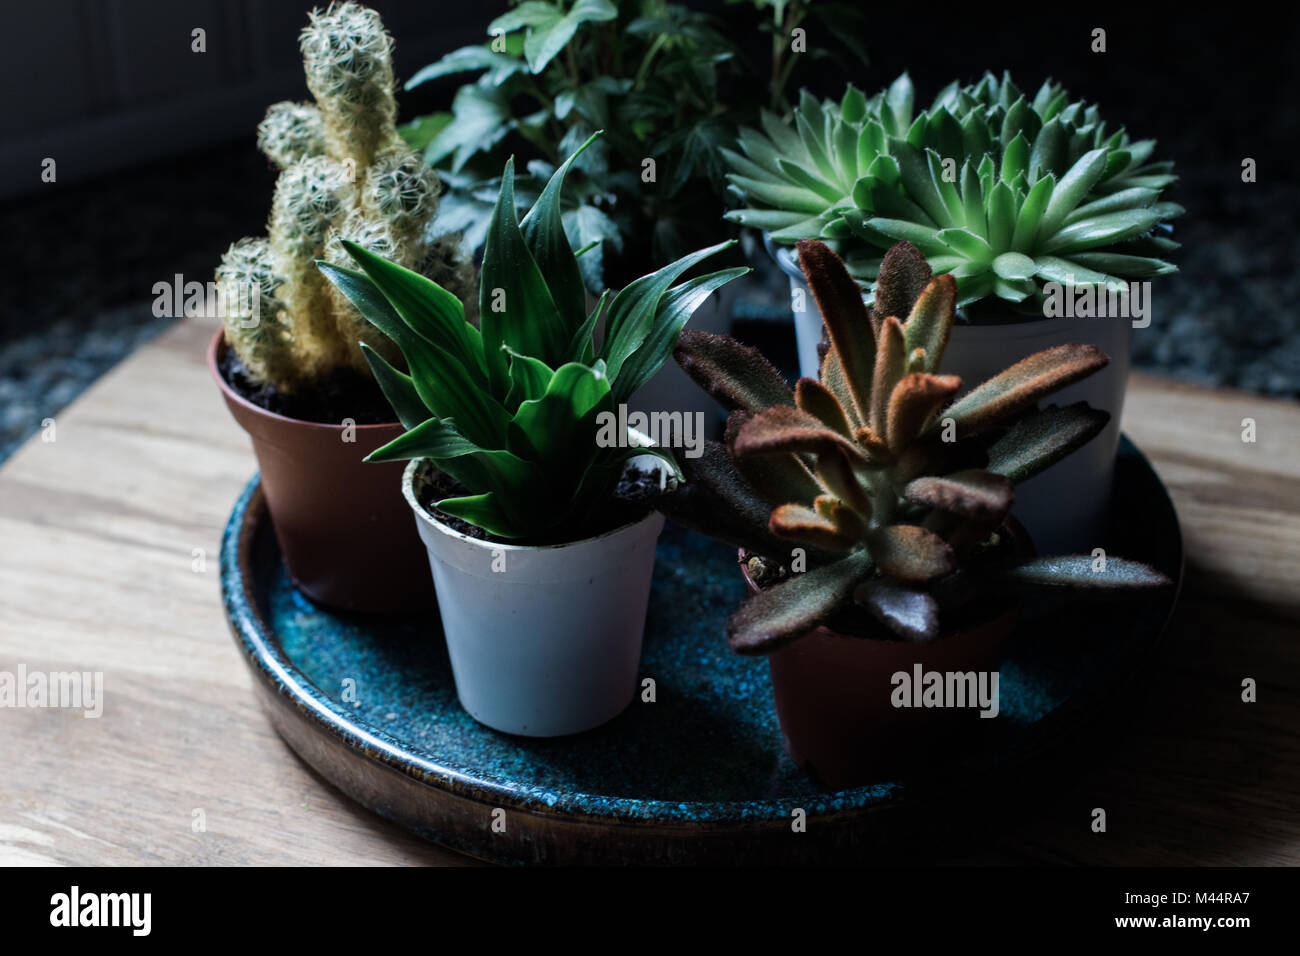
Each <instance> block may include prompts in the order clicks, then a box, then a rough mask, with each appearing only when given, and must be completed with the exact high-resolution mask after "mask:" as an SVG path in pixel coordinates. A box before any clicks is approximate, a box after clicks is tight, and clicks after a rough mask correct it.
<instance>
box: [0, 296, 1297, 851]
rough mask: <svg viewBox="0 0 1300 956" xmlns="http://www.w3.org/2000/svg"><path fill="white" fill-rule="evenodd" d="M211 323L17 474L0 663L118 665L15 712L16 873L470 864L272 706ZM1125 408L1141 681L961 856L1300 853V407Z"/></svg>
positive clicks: (1137, 395) (1150, 404)
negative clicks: (1248, 438) (262, 691)
mask: <svg viewBox="0 0 1300 956" xmlns="http://www.w3.org/2000/svg"><path fill="white" fill-rule="evenodd" d="M211 329H212V327H211V326H210V325H208V324H206V323H203V322H199V321H196V320H185V321H183V322H181V323H179V324H178V325H177V327H176V328H174V329H171V330H169V331H168V332H167V333H166V334H164V335H163V336H162V337H160V338H159V339H158V340H156V341H155V342H154V343H152V344H151V345H149V346H147V347H146V348H143V349H141V350H140V351H139V352H137V353H136V354H134V355H133V356H132V357H131V358H129V359H128V360H127V361H125V362H123V363H122V364H121V365H119V366H118V367H117V368H116V369H114V370H113V371H112V372H110V373H109V374H108V375H106V376H105V377H104V378H103V379H102V380H100V381H99V382H98V383H97V384H96V385H95V386H94V387H93V388H91V389H90V390H89V391H88V392H87V393H86V394H85V395H83V396H82V397H81V398H80V399H79V400H78V401H77V402H76V403H75V404H73V405H72V406H71V407H70V408H68V409H65V410H64V411H63V412H62V413H60V414H59V415H58V417H57V420H56V422H55V425H54V439H55V440H54V441H52V442H49V441H43V440H42V438H41V436H39V435H38V436H36V437H35V438H33V439H32V440H31V441H29V442H28V443H27V444H26V445H25V446H24V447H23V448H21V449H20V450H19V451H18V452H17V453H16V454H15V455H14V456H13V457H12V458H11V459H10V460H9V461H8V462H6V463H5V464H4V466H3V467H2V468H0V671H8V672H10V673H17V670H18V668H19V667H20V666H24V665H25V667H26V669H27V670H28V672H35V671H45V672H53V671H69V670H77V671H89V672H97V671H100V672H103V674H104V694H105V704H104V710H103V715H102V716H101V717H100V718H98V719H88V718H86V717H84V716H83V714H82V712H81V711H73V710H66V709H29V708H12V709H10V708H6V709H0V768H3V771H2V772H0V864H21V863H33V864H42V863H52V864H92V865H115V864H117V865H127V864H322V863H324V864H345V865H346V864H386V863H422V864H444V863H465V862H469V861H468V860H467V859H466V858H464V857H461V856H459V855H457V854H455V853H453V852H450V851H448V850H444V849H440V848H438V847H434V846H432V845H429V844H426V843H425V842H423V841H422V840H419V839H417V838H415V837H413V836H410V835H408V834H407V833H405V831H403V830H400V829H399V828H397V827H395V826H393V825H391V824H388V823H386V822H384V821H383V820H381V819H379V818H378V817H376V816H374V815H373V814H371V813H370V812H368V811H366V810H364V809H363V808H361V807H360V806H358V805H356V804H353V803H352V802H350V801H349V800H348V799H347V798H345V797H343V796H342V795H341V794H339V793H338V792H337V791H335V790H334V789H333V788H332V787H331V786H330V785H329V784H328V783H326V782H325V780H323V779H322V778H321V777H320V776H318V775H317V774H316V773H315V772H314V771H312V770H311V769H309V768H308V767H307V766H306V764H304V763H303V762H302V761H300V760H299V759H298V758H297V757H296V756H295V755H294V754H293V753H292V752H291V751H290V750H289V749H288V747H287V746H285V745H284V744H283V743H282V742H281V741H280V739H279V738H278V737H277V736H276V734H275V733H274V732H273V731H272V730H271V727H270V724H269V723H268V722H267V720H266V718H265V717H264V716H263V714H262V712H261V711H260V709H259V707H258V705H257V702H256V699H255V698H254V694H253V688H252V685H251V678H250V676H249V674H248V671H247V669H246V667H245V665H244V662H243V660H242V659H241V655H240V654H239V653H238V652H237V651H236V649H235V647H234V646H233V644H232V641H231V638H230V635H229V632H228V630H227V627H226V622H225V618H224V615H223V612H222V607H221V599H220V593H219V590H220V589H219V584H218V568H217V563H218V545H219V541H220V537H221V532H222V528H223V526H224V524H225V521H226V517H227V515H228V513H229V510H230V507H231V505H232V504H233V502H234V500H235V498H236V496H237V495H238V493H239V491H240V490H241V489H242V488H243V486H244V484H245V482H246V481H247V480H248V478H249V476H250V475H251V474H252V473H253V471H254V470H255V469H256V465H255V462H254V460H253V455H252V451H251V449H250V447H249V444H248V440H247V438H246V437H245V435H244V434H243V432H241V431H240V430H239V428H238V427H237V426H236V425H235V423H234V422H233V421H232V420H231V418H230V416H229V414H228V413H227V411H226V409H225V408H224V407H223V405H222V402H221V399H220V397H219V395H218V392H217V389H216V388H215V387H214V386H213V384H212V383H211V382H210V381H209V380H208V375H207V371H206V369H205V367H204V364H203V349H204V346H205V345H206V343H207V341H208V339H209V337H210V336H211ZM1245 418H1251V419H1254V421H1255V423H1256V435H1257V441H1256V442H1254V443H1247V442H1243V440H1242V420H1243V419H1245ZM1123 424H1124V430H1125V431H1126V432H1127V433H1128V434H1129V435H1130V436H1131V437H1132V438H1133V440H1134V441H1136V442H1137V444H1138V445H1139V446H1140V447H1141V448H1142V450H1143V451H1144V452H1145V453H1146V454H1147V455H1148V457H1149V458H1150V459H1151V460H1152V462H1153V463H1154V465H1155V467H1156V469H1157V471H1158V472H1159V473H1160V475H1161V477H1162V478H1163V479H1164V481H1165V483H1166V485H1167V486H1168V487H1169V489H1170V491H1171V494H1172V496H1173V499H1174V503H1175V505H1176V507H1177V509H1178V513H1179V517H1180V520H1181V522H1182V526H1183V533H1184V537H1185V543H1186V549H1187V578H1186V581H1185V584H1184V589H1183V596H1182V600H1181V603H1180V607H1179V610H1178V612H1177V613H1176V616H1175V619H1174V622H1173V624H1172V627H1171V632H1170V634H1169V639H1168V640H1167V641H1166V642H1165V644H1164V646H1163V649H1162V651H1161V654H1160V657H1159V659H1158V660H1157V662H1156V665H1155V667H1154V670H1153V671H1152V672H1151V673H1150V674H1148V675H1146V677H1145V678H1144V680H1143V681H1142V682H1141V685H1140V686H1141V688H1142V690H1143V692H1145V693H1147V694H1149V700H1148V701H1147V702H1146V704H1147V705H1146V706H1144V707H1143V709H1142V713H1141V716H1140V719H1139V720H1136V721H1135V722H1134V724H1133V726H1132V727H1131V728H1130V729H1129V731H1128V732H1127V733H1126V734H1125V735H1123V739H1121V740H1119V741H1118V742H1117V743H1114V744H1112V745H1111V746H1109V747H1108V748H1107V749H1106V750H1105V751H1104V752H1102V753H1099V754H1090V755H1089V757H1088V759H1087V760H1086V761H1080V764H1081V766H1080V767H1079V769H1078V772H1077V775H1076V776H1075V778H1074V779H1073V780H1072V781H1071V785H1070V786H1069V787H1066V788H1062V792H1060V793H1059V794H1054V795H1053V796H1051V797H1050V798H1049V799H1045V800H1043V802H1042V804H1041V806H1039V807H1038V808H1037V812H1035V813H1034V814H1032V815H1030V816H1027V817H1026V818H1025V819H1023V820H1020V821H1019V822H1017V823H1015V824H1014V825H1012V826H1010V827H1009V828H1008V829H1006V830H1005V831H1003V832H999V833H997V834H996V835H994V838H992V839H990V840H986V841H984V843H983V845H981V846H975V847H972V848H969V849H968V848H960V849H958V850H956V851H955V852H954V853H953V855H952V857H951V860H953V861H956V862H993V863H996V862H1031V863H1032V862H1078V863H1106V864H1110V863H1130V864H1153V865H1158V864H1174V865H1176V864H1218V865H1239V864H1289V865H1297V864H1300V733H1298V731H1300V653H1297V651H1298V650H1300V644H1298V643H1297V638H1298V637H1300V624H1298V622H1300V584H1298V583H1297V580H1296V569H1297V568H1298V567H1300V405H1296V404H1292V403H1287V402H1280V401H1271V400H1267V399H1263V398H1259V397H1256V396H1253V395H1247V394H1242V393H1236V392H1224V391H1208V390H1204V389H1199V388H1195V387H1191V386H1188V385H1182V384H1177V383H1174V382H1171V381H1169V380H1166V379H1162V378H1157V377H1153V376H1147V375H1136V376H1134V378H1133V381H1132V384H1131V387H1130V390H1129V396H1128V407H1127V408H1126V409H1125V414H1124V422H1123ZM196 549H198V550H197V551H196ZM199 554H201V555H202V556H203V559H204V560H203V567H202V568H201V569H199V570H196V569H195V568H196V555H199ZM1247 677H1251V678H1254V679H1255V681H1256V682H1257V684H1258V701H1257V702H1255V703H1244V702H1243V701H1242V699H1241V693H1242V692H1241V686H1242V680H1243V679H1244V678H1247ZM1093 807H1105V808H1107V813H1108V831H1107V833H1105V834H1095V833H1093V832H1092V831H1091V829H1090V827H1089V823H1090V820H1091V818H1090V813H1091V810H1092V808H1093ZM199 820H201V822H202V826H201V827H200V826H198V824H197V823H196V821H199Z"/></svg>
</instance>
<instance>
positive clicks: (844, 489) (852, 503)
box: [817, 448, 871, 521]
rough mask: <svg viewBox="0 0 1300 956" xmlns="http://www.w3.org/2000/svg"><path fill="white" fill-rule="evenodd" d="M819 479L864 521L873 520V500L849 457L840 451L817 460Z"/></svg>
mask: <svg viewBox="0 0 1300 956" xmlns="http://www.w3.org/2000/svg"><path fill="white" fill-rule="evenodd" d="M817 477H818V478H819V479H821V483H822V484H823V485H825V486H826V487H827V488H828V489H829V490H830V493H831V494H833V495H834V496H835V497H836V498H838V499H839V500H840V501H843V502H844V503H845V504H846V505H848V506H849V507H850V508H852V509H853V510H854V511H856V512H857V513H858V515H859V516H860V517H861V518H862V520H863V521H867V520H870V518H871V498H870V497H869V496H868V495H867V491H866V489H865V488H863V487H862V483H861V482H860V481H859V480H858V475H857V472H856V471H855V470H854V468H853V463H852V461H850V460H849V456H848V455H847V454H845V453H844V452H843V451H841V450H840V449H838V448H837V449H835V451H833V452H830V453H828V454H825V455H821V456H819V457H818V458H817Z"/></svg>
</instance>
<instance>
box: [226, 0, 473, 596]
mask: <svg viewBox="0 0 1300 956" xmlns="http://www.w3.org/2000/svg"><path fill="white" fill-rule="evenodd" d="M301 48H302V54H303V62H304V66H305V70H306V74H307V85H308V88H309V89H310V90H311V92H312V95H313V96H314V97H315V102H314V103H277V104H276V105H274V106H272V107H271V108H270V109H269V110H268V111H267V115H266V119H265V120H264V121H263V122H262V124H261V125H260V126H259V128H258V144H259V146H260V147H261V148H262V150H263V151H264V152H265V153H266V155H267V157H268V158H269V159H270V160H271V161H272V162H273V163H274V164H275V165H276V166H277V167H279V169H280V170H281V173H280V176H279V179H278V181H277V183H276V187H275V196H274V199H273V201H272V209H271V217H270V224H269V230H268V231H269V235H268V236H267V237H264V238H248V239H241V240H239V241H238V242H236V243H234V244H233V245H232V246H231V247H230V249H229V250H228V251H227V252H226V254H225V256H224V257H223V258H222V261H221V264H220V266H219V267H218V268H217V282H218V287H219V288H221V289H223V290H228V291H227V293H226V295H225V296H224V302H225V308H223V310H222V311H223V329H222V330H221V331H218V333H217V334H216V336H215V337H214V338H213V341H212V344H211V347H210V348H209V354H208V362H209V367H210V369H211V371H212V375H213V377H214V379H215V380H216V382H217V385H218V386H219V387H220V389H221V392H222V395H223V397H224V398H225V400H226V404H227V406H228V407H229V409H230V411H231V413H232V414H233V415H234V417H235V419H236V420H237V421H238V422H239V424H240V425H241V426H242V427H243V428H244V429H245V430H246V431H247V432H248V434H249V437H250V438H251V439H252V442H253V450H254V452H255V453H256V455H257V459H258V465H259V467H260V469H261V480H262V488H263V491H264V493H265V495H266V500H267V505H268V508H269V511H270V515H271V520H272V524H273V525H274V527H275V532H276V536H277V538H278V540H279V543H280V548H281V551H282V552H283V554H284V559H285V563H286V565H287V567H288V570H289V573H290V575H291V576H292V577H293V580H294V581H295V582H296V583H297V585H298V586H299V587H300V588H301V589H302V590H303V591H304V592H306V593H307V594H308V595H309V596H311V597H312V598H314V599H315V600H318V601H320V602H322V603H325V604H329V605H332V606H337V607H342V608H347V609H353V610H365V611H379V610H392V609H396V608H399V607H403V606H414V605H419V604H427V603H428V602H429V600H430V597H431V593H430V590H429V586H428V579H427V576H425V575H419V574H415V573H413V572H412V571H411V570H410V569H411V565H412V563H413V562H412V557H413V556H414V557H417V558H418V556H419V554H420V551H421V549H420V544H419V541H418V539H417V537H416V535H415V534H414V532H413V531H412V529H411V527H410V519H409V517H408V516H407V514H406V507H405V504H404V503H403V501H402V499H401V494H400V489H399V480H400V467H399V466H397V465H393V466H390V468H389V469H388V470H387V474H386V473H385V472H384V470H382V469H381V470H377V469H375V468H373V467H367V466H365V465H364V464H363V463H362V458H363V457H364V456H365V455H366V454H367V453H368V452H370V451H373V450H374V449H375V448H377V447H379V446H380V445H383V444H386V443H387V442H389V441H391V440H392V439H393V438H395V437H396V436H397V435H399V434H401V425H400V424H399V423H398V422H397V421H396V416H395V415H394V413H393V410H392V408H391V407H390V406H389V404H388V402H387V401H386V400H385V398H384V396H383V394H382V392H381V391H380V389H379V387H378V386H377V385H376V384H375V381H374V379H373V377H372V375H371V372H370V370H369V365H368V363H367V361H366V358H365V352H363V350H362V344H363V343H365V344H367V345H368V346H369V347H370V348H372V349H374V350H375V351H377V352H378V353H381V354H385V355H388V356H389V357H390V358H393V359H397V358H398V356H397V353H396V352H395V351H394V349H393V346H392V345H391V343H390V342H389V341H388V340H387V339H386V338H384V337H383V336H382V335H379V334H378V333H377V332H376V331H375V330H374V329H373V328H372V327H371V326H370V325H369V324H368V323H367V322H366V321H365V320H364V319H363V318H362V317H361V314H360V313H359V312H358V311H357V310H356V308H355V307H354V306H353V305H352V304H351V302H349V301H348V300H347V298H346V297H345V296H343V295H341V294H340V293H339V292H338V291H337V290H336V289H335V288H334V287H333V286H332V285H330V283H328V282H327V281H325V278H324V277H323V276H322V275H321V274H320V272H319V271H318V270H317V268H316V264H315V263H316V260H318V259H321V258H325V259H328V260H331V261H344V260H346V253H345V252H344V243H346V242H352V243H356V244H358V245H360V246H363V247H365V248H368V249H372V250H374V251H376V252H378V253H381V254H383V255H385V256H387V257H389V258H390V259H393V260H395V261H397V262H400V263H402V264H404V265H406V266H409V267H410V268H412V269H414V270H416V271H417V272H420V273H421V274H423V275H427V276H430V277H432V278H433V279H435V280H436V281H438V282H439V283H440V284H442V285H443V286H445V287H446V288H449V289H452V290H453V291H455V292H456V293H457V294H465V293H466V292H467V291H468V290H469V289H470V288H471V287H472V284H473V270H472V267H471V266H470V265H469V264H468V263H466V262H464V261H462V260H461V259H460V258H459V255H458V253H457V251H456V247H455V245H454V244H453V243H452V242H451V241H450V240H440V241H429V240H428V239H427V238H426V235H427V232H428V229H429V226H430V224H431V222H432V221H433V218H434V216H435V215H436V213H437V209H438V193H439V189H440V184H439V181H438V176H437V174H436V173H435V172H433V171H432V170H430V169H428V168H425V167H424V165H423V163H422V162H421V160H420V157H419V156H418V155H417V154H415V153H414V152H412V151H411V150H410V148H409V147H407V146H406V145H405V144H404V143H403V142H402V140H401V138H400V137H399V136H398V134H397V129H396V126H395V124H394V118H395V112H396V105H395V103H394V100H393V83H394V79H393V68H392V56H391V54H392V38H391V37H390V36H389V35H388V33H387V32H385V30H384V26H383V23H382V22H381V21H380V19H379V16H378V14H376V13H375V12H374V11H373V10H370V9H367V8H365V7H362V6H359V5H358V4H355V3H344V4H335V5H333V6H331V7H330V8H329V9H328V10H327V11H325V12H323V13H322V12H319V11H315V12H313V13H312V14H311V19H310V23H309V25H308V26H307V27H306V28H305V29H304V30H303V32H302V37H301ZM250 292H251V294H250Z"/></svg>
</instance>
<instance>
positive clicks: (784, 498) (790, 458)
mask: <svg viewBox="0 0 1300 956" xmlns="http://www.w3.org/2000/svg"><path fill="white" fill-rule="evenodd" d="M753 417H754V414H753V413H752V412H746V411H741V410H739V409H737V410H736V411H734V412H732V413H731V414H730V415H728V416H727V426H726V429H725V431H724V432H723V436H722V440H723V443H724V444H725V445H726V446H727V448H728V450H729V451H731V452H732V460H733V462H734V463H735V466H736V468H737V470H739V472H740V474H741V475H742V476H743V477H744V479H745V480H746V481H747V482H749V484H750V485H751V486H752V487H753V488H754V490H755V491H757V492H758V493H759V494H760V495H762V496H763V497H764V498H766V499H767V500H768V501H769V502H771V503H772V504H784V503H786V502H809V501H812V500H813V499H814V498H816V497H817V496H818V495H820V494H821V493H822V492H824V491H825V490H826V489H825V488H823V487H822V486H821V484H820V483H819V482H818V481H817V479H816V478H815V477H814V476H813V473H812V472H811V471H809V470H808V466H807V465H805V464H804V463H803V460H802V459H801V458H800V457H799V456H798V455H795V454H790V455H753V456H749V457H745V458H741V457H740V456H738V455H736V454H735V446H736V437H737V436H738V435H739V434H740V432H741V430H742V429H743V428H744V427H745V424H746V423H747V422H748V421H749V420H750V419H751V418H753Z"/></svg>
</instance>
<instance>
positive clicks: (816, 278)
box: [798, 239, 876, 414]
mask: <svg viewBox="0 0 1300 956" xmlns="http://www.w3.org/2000/svg"><path fill="white" fill-rule="evenodd" d="M798 250H799V267H800V268H801V269H803V274H804V277H805V278H806V279H807V280H808V288H809V289H811V290H812V294H813V298H814V299H816V300H817V308H818V310H820V312H821V314H822V322H823V323H824V324H825V327H826V330H827V332H829V333H830V339H831V342H832V343H833V345H834V347H835V351H836V352H837V353H838V354H839V357H840V363H841V364H842V365H843V367H844V372H845V376H846V380H847V382H848V385H849V388H850V390H851V391H852V394H853V400H854V404H855V406H856V407H857V409H858V411H859V413H861V414H865V413H866V409H867V399H868V396H867V395H866V394H865V392H864V390H865V388H866V385H867V383H868V382H870V381H871V370H872V368H874V367H875V364H876V338H875V333H874V330H873V329H872V327H871V317H870V315H869V314H868V312H867V306H866V304H865V303H864V302H863V301H862V289H861V287H860V286H859V285H858V284H857V282H855V281H854V279H853V276H851V275H849V270H848V269H847V268H846V267H845V265H844V263H843V261H842V260H841V259H840V257H839V256H837V255H836V254H835V253H834V252H832V251H831V248H830V246H828V245H826V243H824V242H821V241H819V240H816V239H800V240H799V242H798Z"/></svg>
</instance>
